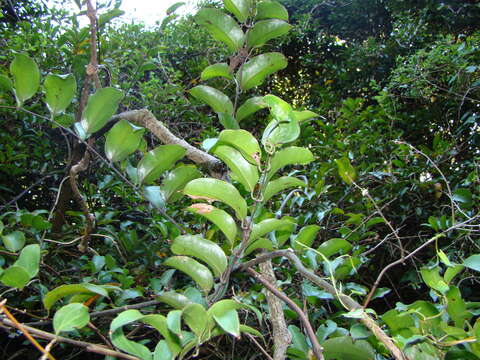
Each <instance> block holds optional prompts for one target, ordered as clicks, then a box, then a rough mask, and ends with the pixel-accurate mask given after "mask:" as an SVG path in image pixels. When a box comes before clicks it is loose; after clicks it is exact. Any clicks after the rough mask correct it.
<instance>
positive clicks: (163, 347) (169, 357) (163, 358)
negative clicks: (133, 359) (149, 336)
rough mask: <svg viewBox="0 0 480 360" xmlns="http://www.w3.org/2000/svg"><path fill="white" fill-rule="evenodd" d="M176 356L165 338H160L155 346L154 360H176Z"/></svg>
mask: <svg viewBox="0 0 480 360" xmlns="http://www.w3.org/2000/svg"><path fill="white" fill-rule="evenodd" d="M174 359H175V357H174V355H173V353H172V352H171V351H170V348H169V347H168V344H167V342H166V341H165V340H160V341H159V342H158V343H157V346H155V351H154V352H153V360H174Z"/></svg>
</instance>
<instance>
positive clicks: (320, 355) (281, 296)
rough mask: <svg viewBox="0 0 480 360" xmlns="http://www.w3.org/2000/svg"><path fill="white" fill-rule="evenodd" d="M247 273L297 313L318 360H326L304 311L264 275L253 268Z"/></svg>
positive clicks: (248, 269) (247, 270)
mask: <svg viewBox="0 0 480 360" xmlns="http://www.w3.org/2000/svg"><path fill="white" fill-rule="evenodd" d="M246 272H247V273H249V274H250V275H252V276H253V277H254V278H255V279H257V280H258V281H259V282H261V283H262V284H263V286H265V287H266V288H267V290H268V291H270V292H271V293H272V294H274V295H275V296H276V297H277V298H279V299H280V300H282V301H284V302H285V303H286V304H287V305H288V307H289V308H290V309H292V310H293V311H295V312H296V313H297V315H298V317H299V318H300V321H301V322H302V324H303V326H304V327H305V330H306V331H307V336H308V338H309V339H310V342H311V343H312V347H313V353H314V354H315V356H316V358H317V359H318V360H323V359H324V357H323V348H322V347H321V346H320V344H319V342H318V339H317V336H316V335H315V331H313V328H312V324H310V320H308V317H307V316H306V315H305V313H304V312H303V311H302V309H300V308H299V307H298V305H297V304H295V302H293V300H291V299H290V298H289V297H288V296H287V295H285V294H284V293H283V292H281V291H280V290H278V289H277V288H276V287H275V285H274V284H271V283H270V282H269V281H267V280H266V279H265V278H264V277H263V276H262V275H260V274H259V273H257V272H256V271H255V270H253V269H252V268H247V269H246ZM287 346H288V344H287Z"/></svg>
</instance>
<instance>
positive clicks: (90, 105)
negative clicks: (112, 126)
mask: <svg viewBox="0 0 480 360" xmlns="http://www.w3.org/2000/svg"><path fill="white" fill-rule="evenodd" d="M122 99H123V93H122V92H121V91H120V90H118V89H115V88H112V87H106V88H102V89H99V90H97V91H96V92H95V94H93V95H90V97H89V98H88V102H87V106H86V108H85V110H84V111H83V114H82V121H81V122H80V124H81V125H82V128H83V129H84V130H85V132H86V133H87V134H93V133H95V132H97V131H98V130H100V129H101V128H103V127H104V126H105V124H106V123H107V122H108V120H109V119H110V118H111V117H112V116H113V114H115V112H116V111H117V108H118V105H119V104H120V101H121V100H122Z"/></svg>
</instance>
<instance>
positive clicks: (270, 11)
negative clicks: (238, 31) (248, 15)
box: [255, 1, 288, 21]
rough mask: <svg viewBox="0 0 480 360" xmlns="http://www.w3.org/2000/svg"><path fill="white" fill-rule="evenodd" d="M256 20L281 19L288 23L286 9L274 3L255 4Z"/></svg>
mask: <svg viewBox="0 0 480 360" xmlns="http://www.w3.org/2000/svg"><path fill="white" fill-rule="evenodd" d="M255 18H256V19H257V20H262V19H281V20H285V21H288V11H287V9H286V8H285V7H284V6H283V5H282V4H280V3H279V2H276V1H260V2H259V3H258V4H257V16H256V17H255Z"/></svg>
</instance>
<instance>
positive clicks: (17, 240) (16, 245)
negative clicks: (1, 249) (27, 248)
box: [2, 231, 26, 252]
mask: <svg viewBox="0 0 480 360" xmlns="http://www.w3.org/2000/svg"><path fill="white" fill-rule="evenodd" d="M2 241H3V246H5V247H6V248H7V250H8V251H11V252H17V251H19V250H20V249H22V248H23V246H24V245H25V241H26V240H25V234H24V233H23V232H21V231H13V232H11V233H10V234H7V235H3V236H2Z"/></svg>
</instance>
